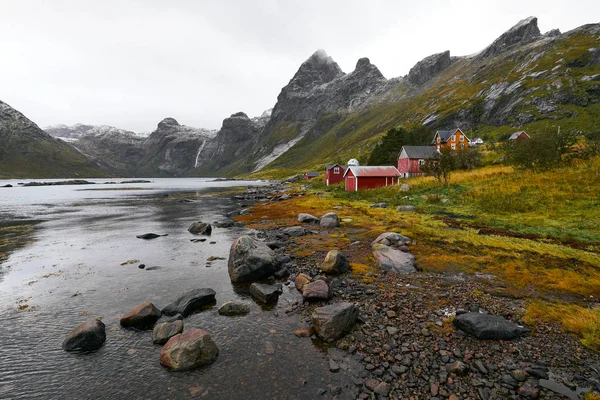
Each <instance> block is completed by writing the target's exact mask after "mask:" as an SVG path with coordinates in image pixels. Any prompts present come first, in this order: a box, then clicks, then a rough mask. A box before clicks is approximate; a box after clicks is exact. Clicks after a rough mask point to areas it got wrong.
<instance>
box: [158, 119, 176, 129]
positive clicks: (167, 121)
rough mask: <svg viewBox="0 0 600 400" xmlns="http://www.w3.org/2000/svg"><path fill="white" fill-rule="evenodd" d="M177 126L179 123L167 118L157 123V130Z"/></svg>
mask: <svg viewBox="0 0 600 400" xmlns="http://www.w3.org/2000/svg"><path fill="white" fill-rule="evenodd" d="M175 126H179V122H177V120H176V119H175V118H171V117H167V118H165V119H163V120H162V121H160V122H159V123H158V129H164V128H171V127H175Z"/></svg>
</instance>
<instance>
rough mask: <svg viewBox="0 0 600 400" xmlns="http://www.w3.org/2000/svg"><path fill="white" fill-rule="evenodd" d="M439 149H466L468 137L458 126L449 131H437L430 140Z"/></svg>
mask: <svg viewBox="0 0 600 400" xmlns="http://www.w3.org/2000/svg"><path fill="white" fill-rule="evenodd" d="M431 144H432V145H433V146H435V148H436V149H437V150H439V151H442V150H443V149H450V150H452V151H460V150H467V149H468V148H469V138H468V137H467V135H465V134H464V133H463V131H461V130H460V129H459V128H456V129H452V130H449V131H437V132H436V133H435V136H434V137H433V141H432V142H431Z"/></svg>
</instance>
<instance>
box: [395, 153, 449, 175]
mask: <svg viewBox="0 0 600 400" xmlns="http://www.w3.org/2000/svg"><path fill="white" fill-rule="evenodd" d="M438 155H439V153H438V151H437V149H436V148H435V147H434V146H402V150H400V154H399V155H398V172H399V173H400V176H402V177H403V178H408V177H410V176H415V175H425V173H424V172H423V171H422V170H421V166H422V165H423V164H424V163H425V161H426V160H429V159H433V158H437V157H438Z"/></svg>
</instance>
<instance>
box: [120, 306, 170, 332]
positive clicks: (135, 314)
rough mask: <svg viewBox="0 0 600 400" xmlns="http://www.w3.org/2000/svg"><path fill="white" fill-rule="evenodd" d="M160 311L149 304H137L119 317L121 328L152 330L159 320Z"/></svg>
mask: <svg viewBox="0 0 600 400" xmlns="http://www.w3.org/2000/svg"><path fill="white" fill-rule="evenodd" d="M160 315H161V313H160V310H159V309H158V308H156V307H155V306H154V304H152V303H150V302H145V303H142V304H138V305H137V306H135V307H133V308H132V309H131V310H129V312H127V313H126V314H125V315H123V317H121V321H120V322H121V326H122V327H123V328H135V329H152V327H153V326H154V324H155V323H156V321H157V320H158V319H159V318H160Z"/></svg>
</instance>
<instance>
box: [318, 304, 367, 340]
mask: <svg viewBox="0 0 600 400" xmlns="http://www.w3.org/2000/svg"><path fill="white" fill-rule="evenodd" d="M357 318H358V307H356V305H355V304H354V303H348V302H341V303H335V304H331V305H328V306H325V307H319V308H316V309H315V310H314V312H313V313H312V316H311V320H312V324H313V327H314V329H315V332H316V333H317V335H318V336H319V337H320V338H321V339H323V340H335V339H339V338H341V337H342V336H344V335H345V334H347V333H348V332H350V330H351V329H352V327H353V326H354V324H355V323H356V319H357Z"/></svg>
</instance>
